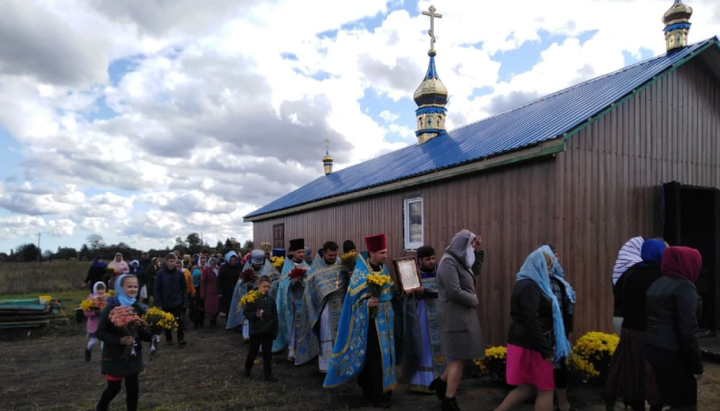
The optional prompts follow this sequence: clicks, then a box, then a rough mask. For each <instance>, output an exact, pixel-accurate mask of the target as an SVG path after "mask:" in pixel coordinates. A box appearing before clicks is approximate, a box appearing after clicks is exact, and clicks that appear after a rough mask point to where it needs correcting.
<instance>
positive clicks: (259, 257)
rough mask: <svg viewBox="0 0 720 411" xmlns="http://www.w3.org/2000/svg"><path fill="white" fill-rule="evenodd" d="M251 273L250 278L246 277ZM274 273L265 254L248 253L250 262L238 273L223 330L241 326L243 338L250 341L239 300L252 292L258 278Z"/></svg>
mask: <svg viewBox="0 0 720 411" xmlns="http://www.w3.org/2000/svg"><path fill="white" fill-rule="evenodd" d="M248 270H250V271H252V276H247V275H246V274H245V273H246V272H247V273H248V274H249V273H250V271H248ZM274 272H275V268H274V267H273V266H272V263H270V261H268V260H266V259H265V252H264V251H263V250H252V252H251V253H250V260H248V262H247V263H245V266H244V267H243V269H242V271H241V272H240V279H238V281H237V283H236V284H235V288H234V290H233V296H232V300H231V302H230V313H229V314H228V318H227V322H226V323H225V328H226V329H228V330H232V329H235V328H237V327H239V326H241V325H242V326H243V329H242V331H243V337H245V339H246V340H247V341H250V334H249V331H247V332H246V330H249V329H248V327H249V324H248V321H247V319H245V317H244V316H243V313H242V309H241V308H240V307H238V305H239V304H240V300H241V299H242V298H243V297H244V296H245V295H246V294H247V293H248V291H250V290H252V288H253V285H254V284H255V279H257V278H260V277H261V276H263V275H267V276H270V275H271V274H272V273H274Z"/></svg>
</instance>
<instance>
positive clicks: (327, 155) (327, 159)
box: [322, 153, 333, 163]
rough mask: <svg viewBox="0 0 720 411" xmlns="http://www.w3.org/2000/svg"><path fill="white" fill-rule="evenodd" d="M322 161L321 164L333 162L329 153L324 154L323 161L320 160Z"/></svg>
mask: <svg viewBox="0 0 720 411" xmlns="http://www.w3.org/2000/svg"><path fill="white" fill-rule="evenodd" d="M322 161H323V163H332V162H333V158H332V156H331V155H330V153H325V157H323V160H322Z"/></svg>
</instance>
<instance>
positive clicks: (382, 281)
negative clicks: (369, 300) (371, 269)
mask: <svg viewBox="0 0 720 411" xmlns="http://www.w3.org/2000/svg"><path fill="white" fill-rule="evenodd" d="M367 282H368V284H374V285H377V286H379V287H384V286H386V285H388V284H389V285H392V284H393V282H392V279H391V278H390V276H388V275H384V274H369V275H368V276H367Z"/></svg>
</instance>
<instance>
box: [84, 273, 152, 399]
mask: <svg viewBox="0 0 720 411" xmlns="http://www.w3.org/2000/svg"><path fill="white" fill-rule="evenodd" d="M138 292H139V290H138V281H137V278H135V276H134V275H127V274H123V275H121V276H120V277H119V278H118V279H117V281H116V282H115V296H113V297H108V298H107V299H106V301H107V306H106V307H105V308H104V309H103V311H102V314H101V315H100V323H99V324H98V328H97V331H96V333H95V335H96V336H97V338H98V339H100V341H102V342H103V343H104V344H103V348H102V362H101V372H102V373H103V374H104V375H105V379H106V380H107V387H106V388H105V391H103V393H102V396H101V397H100V401H99V402H98V403H97V404H95V409H96V410H98V411H107V410H108V407H109V405H110V402H111V401H112V400H113V399H114V398H115V397H116V396H117V395H118V394H119V393H120V388H121V385H122V380H123V379H124V380H125V391H126V395H125V401H126V404H127V410H128V411H136V410H137V409H138V399H139V396H140V382H139V380H138V375H139V374H140V373H141V372H142V371H143V369H144V365H143V360H142V345H141V343H140V340H142V341H147V342H149V341H150V339H151V338H152V337H151V335H150V334H149V333H148V332H146V331H143V330H140V331H139V332H138V334H137V335H134V336H133V335H127V334H126V333H125V332H124V331H123V330H120V329H118V328H117V327H115V325H114V324H113V323H112V321H110V318H109V316H110V311H112V310H113V309H114V308H116V307H118V306H123V307H128V308H130V307H131V308H132V311H133V312H134V313H135V314H137V315H140V316H142V315H143V314H144V313H145V312H146V311H147V307H145V306H144V305H142V304H140V303H138V302H137V301H136V297H137V295H138ZM129 345H130V346H132V347H133V349H132V353H131V354H129V355H126V351H125V348H126V347H127V346H129Z"/></svg>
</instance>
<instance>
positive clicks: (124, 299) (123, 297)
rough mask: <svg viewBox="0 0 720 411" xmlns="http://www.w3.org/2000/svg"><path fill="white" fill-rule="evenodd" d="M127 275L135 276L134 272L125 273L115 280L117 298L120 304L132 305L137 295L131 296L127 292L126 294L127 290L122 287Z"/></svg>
mask: <svg viewBox="0 0 720 411" xmlns="http://www.w3.org/2000/svg"><path fill="white" fill-rule="evenodd" d="M125 277H135V276H134V275H132V274H123V275H121V276H120V277H118V278H117V280H115V298H116V299H117V300H118V302H119V303H120V305H124V306H128V307H130V306H132V305H133V304H135V297H129V296H128V295H127V294H125V290H123V288H122V280H123V278H125Z"/></svg>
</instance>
